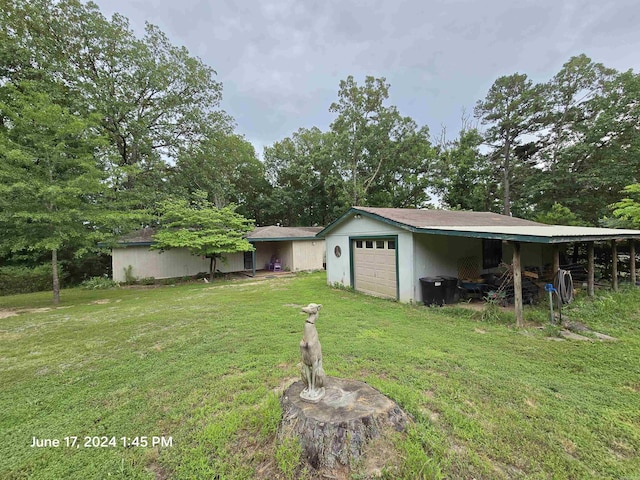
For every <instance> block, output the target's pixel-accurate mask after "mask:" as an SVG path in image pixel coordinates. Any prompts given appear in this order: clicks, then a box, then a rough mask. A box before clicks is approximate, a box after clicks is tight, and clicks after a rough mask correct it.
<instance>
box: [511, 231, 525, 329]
mask: <svg viewBox="0 0 640 480" xmlns="http://www.w3.org/2000/svg"><path fill="white" fill-rule="evenodd" d="M513 295H514V299H513V303H514V307H515V310H516V327H522V326H523V325H524V319H523V316H522V272H521V270H520V242H513Z"/></svg>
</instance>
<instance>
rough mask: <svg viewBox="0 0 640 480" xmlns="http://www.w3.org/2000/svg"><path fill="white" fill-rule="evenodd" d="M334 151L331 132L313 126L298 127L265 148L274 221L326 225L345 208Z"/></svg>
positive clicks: (343, 190) (342, 188) (292, 224)
mask: <svg viewBox="0 0 640 480" xmlns="http://www.w3.org/2000/svg"><path fill="white" fill-rule="evenodd" d="M333 150H334V135H333V134H332V133H331V132H322V131H320V129H318V128H316V127H313V128H311V129H304V128H301V129H299V130H298V131H297V132H295V133H294V134H293V135H292V136H291V137H289V138H285V139H284V140H281V141H279V142H276V143H274V144H273V145H272V146H269V147H265V149H264V162H265V168H266V174H267V178H268V179H269V181H270V182H271V184H272V185H273V187H274V190H273V192H272V205H271V208H272V216H273V218H274V220H275V221H277V222H278V223H282V224H283V225H288V226H308V225H327V224H328V223H330V222H331V221H332V220H334V219H335V218H337V216H339V215H340V214H341V213H342V212H344V210H345V209H347V208H348V206H349V205H348V200H347V199H346V198H345V197H346V195H345V182H344V180H343V178H342V177H341V175H340V173H339V170H338V168H337V167H336V166H335V163H334V162H335V159H334V153H333Z"/></svg>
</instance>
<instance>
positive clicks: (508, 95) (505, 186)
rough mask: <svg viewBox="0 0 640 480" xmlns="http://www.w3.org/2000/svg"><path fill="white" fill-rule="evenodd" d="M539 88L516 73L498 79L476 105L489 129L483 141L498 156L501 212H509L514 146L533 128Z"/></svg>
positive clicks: (481, 118)
mask: <svg viewBox="0 0 640 480" xmlns="http://www.w3.org/2000/svg"><path fill="white" fill-rule="evenodd" d="M538 93H539V89H538V88H534V86H533V83H532V82H531V80H529V79H528V78H527V76H526V75H524V74H522V75H521V74H518V73H515V74H513V75H510V76H504V77H500V78H498V79H497V80H496V81H495V82H494V83H493V85H492V86H491V88H490V89H489V92H488V93H487V96H486V98H485V99H484V100H481V101H479V102H478V103H477V104H476V107H475V116H476V117H477V118H479V119H480V122H481V123H482V124H483V125H488V126H489V128H488V129H487V131H486V132H485V139H486V142H487V143H488V144H489V145H491V146H492V147H493V148H494V149H495V151H496V153H498V152H499V153H498V154H497V155H496V156H495V157H496V158H499V167H500V170H501V172H502V198H503V212H502V213H503V214H504V215H510V214H511V202H512V197H511V190H510V187H511V180H512V176H513V165H512V160H513V148H514V147H515V146H516V145H518V142H519V140H520V138H521V137H522V135H524V134H526V133H529V132H530V131H532V130H533V129H534V121H533V114H534V112H535V110H536V104H537V103H539V96H538Z"/></svg>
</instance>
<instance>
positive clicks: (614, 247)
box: [611, 240, 618, 292]
mask: <svg viewBox="0 0 640 480" xmlns="http://www.w3.org/2000/svg"><path fill="white" fill-rule="evenodd" d="M611 289H612V290H613V291H614V292H617V291H618V244H617V243H616V241H615V240H611Z"/></svg>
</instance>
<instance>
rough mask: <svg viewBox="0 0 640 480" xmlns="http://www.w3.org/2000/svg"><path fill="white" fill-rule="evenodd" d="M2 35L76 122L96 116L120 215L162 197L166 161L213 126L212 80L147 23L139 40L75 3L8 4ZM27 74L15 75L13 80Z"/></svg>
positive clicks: (224, 121)
mask: <svg viewBox="0 0 640 480" xmlns="http://www.w3.org/2000/svg"><path fill="white" fill-rule="evenodd" d="M11 5H12V10H11V12H12V14H11V16H10V21H11V28H10V29H7V34H6V36H7V37H8V39H9V40H11V43H12V44H13V45H15V46H16V48H18V49H19V50H20V51H22V50H25V51H27V52H28V53H29V58H31V61H30V68H31V70H30V71H33V69H34V68H35V69H37V70H38V71H48V72H52V74H53V75H54V76H55V77H56V78H57V79H59V80H60V83H61V84H64V85H65V89H66V90H67V92H69V93H71V94H72V95H73V98H74V99H75V101H76V104H75V105H74V107H73V109H74V110H77V111H78V112H79V113H81V114H83V115H86V114H96V115H98V117H99V119H100V121H99V126H100V128H101V130H102V132H103V133H104V134H105V135H106V137H107V138H108V139H109V143H108V145H109V150H108V151H109V153H110V155H109V156H107V157H105V158H104V165H103V167H104V168H105V170H106V171H108V172H109V176H110V179H111V181H112V183H113V188H114V190H115V191H117V192H118V193H119V198H120V199H121V202H122V204H123V205H122V206H121V207H120V209H121V210H124V209H132V208H150V207H152V206H153V205H154V204H155V203H156V202H157V201H159V200H161V199H162V198H164V197H165V196H167V195H168V193H169V192H168V191H167V190H166V185H167V182H166V180H167V176H168V169H167V162H168V161H169V160H173V161H175V160H176V158H177V155H178V151H179V150H180V149H181V148H183V147H184V146H185V145H186V144H189V143H193V142H197V141H198V140H200V139H202V138H203V137H204V136H205V135H206V134H207V133H208V132H209V131H210V130H213V129H215V128H217V127H219V128H221V129H229V128H231V123H232V122H231V119H230V118H229V117H228V115H226V114H225V113H224V112H223V111H221V110H219V103H220V100H221V95H222V94H221V92H222V85H221V84H220V83H219V82H217V81H216V80H214V75H215V72H214V71H213V69H212V68H210V67H208V66H206V65H204V64H203V63H202V62H201V61H200V60H199V59H197V58H194V57H191V56H190V55H189V53H188V51H187V50H186V49H185V48H183V47H182V48H180V47H176V46H174V45H172V44H171V43H170V42H169V40H168V39H167V37H166V36H165V35H164V34H163V33H162V31H160V30H159V29H158V28H157V27H155V26H153V25H150V24H147V25H146V28H145V34H144V36H143V38H137V37H136V36H135V34H134V33H133V31H132V29H131V27H130V26H129V22H128V20H127V19H126V18H125V17H123V16H121V15H118V14H115V15H114V16H113V17H112V18H111V19H110V20H107V19H105V18H104V16H103V15H102V14H101V13H100V10H99V9H98V7H97V6H96V5H95V4H94V3H91V2H89V3H87V4H84V3H82V2H80V1H79V0H60V1H55V0H36V1H32V0H13V1H12V2H11ZM25 72H27V70H25V69H19V68H14V69H12V70H11V72H10V78H11V79H12V80H15V79H20V78H21V76H23V75H25Z"/></svg>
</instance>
